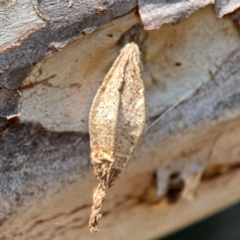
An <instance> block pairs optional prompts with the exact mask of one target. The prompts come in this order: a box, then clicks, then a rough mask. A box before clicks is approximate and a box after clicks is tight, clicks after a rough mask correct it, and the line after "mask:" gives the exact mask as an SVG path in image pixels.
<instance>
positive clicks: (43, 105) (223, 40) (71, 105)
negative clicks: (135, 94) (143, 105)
mask: <svg viewBox="0 0 240 240" xmlns="http://www.w3.org/2000/svg"><path fill="white" fill-rule="evenodd" d="M213 4H214V5H213ZM239 7H240V6H239V3H238V1H234V0H232V1H229V2H228V4H223V1H221V0H219V1H215V3H214V1H210V0H209V1H200V0H199V1H196V0H195V1H187V3H185V2H176V1H172V2H171V3H169V1H149V0H148V1H147V0H139V1H132V0H128V1H122V0H112V1H96V0H94V1H50V0H46V1H35V0H32V1H30V0H24V1H17V0H16V1H15V0H8V1H0V22H1V23H0V24H1V34H0V127H1V133H0V171H1V176H0V179H1V180H0V191H1V207H0V221H1V226H0V232H1V233H0V239H4V240H5V239H11V240H12V239H18V240H21V239H34V240H37V239H41V240H43V239H70V240H71V239H79V238H84V239H94V238H96V236H95V235H92V234H90V233H89V230H88V226H87V225H88V219H89V216H90V207H91V203H92V192H93V188H94V186H96V184H97V181H96V180H95V179H94V177H93V171H92V167H91V163H90V157H89V156H90V148H89V136H88V115H89V109H90V106H91V103H92V100H93V98H94V95H95V94H96V91H97V89H98V87H99V86H100V85H101V83H102V81H103V79H104V77H105V75H106V73H107V72H108V70H109V68H110V67H111V65H112V63H113V62H114V60H115V59H116V57H117V55H118V54H119V51H120V49H121V48H122V47H123V46H124V44H125V43H126V42H131V41H134V42H137V43H138V45H139V47H140V51H141V58H142V64H143V81H144V85H145V89H146V101H147V109H148V118H149V120H148V126H149V128H148V129H147V132H146V135H145V136H143V139H142V142H141V143H140V145H139V146H138V147H137V149H136V150H135V152H134V156H133V158H132V159H131V160H130V163H129V166H128V167H127V170H126V172H125V173H124V174H122V176H121V178H120V179H119V180H118V181H117V182H116V185H115V186H114V187H113V188H112V189H111V190H110V191H109V195H108V196H107V198H106V202H105V206H104V216H103V219H102V221H101V223H100V229H101V230H100V232H99V233H98V236H97V237H98V238H99V239H114V238H115V239H122V238H125V239H149V238H153V237H157V236H159V235H161V236H162V235H165V234H167V233H169V232H171V231H174V230H176V229H178V228H180V227H183V226H186V225H187V224H190V223H193V222H194V221H197V220H198V219H200V218H203V217H206V216H207V215H210V214H212V213H213V212H216V211H219V210H220V209H222V208H224V207H226V206H228V205H230V204H232V203H234V202H236V201H239V199H240V194H239V193H238V192H239V191H236V189H237V188H238V186H239V181H240V178H239V176H238V175H239V174H238V169H239V166H240V165H239V164H240V161H239V151H240V145H239V141H240V133H238V131H240V127H239V118H240V85H239V81H240V77H239V76H240V67H239V66H240V37H239V25H240V24H239V22H240V17H239V16H240V15H239V11H237V9H238V8H239ZM214 8H215V9H214ZM233 11H235V12H233ZM216 15H217V17H222V18H221V19H217V18H216ZM172 23H174V24H175V25H171V24H172ZM166 24H170V25H166ZM159 28H160V29H159ZM148 30H154V31H148ZM175 103H178V104H175ZM175 105H176V106H175ZM172 106H174V107H172ZM168 109H171V111H168ZM166 111H167V113H166V114H164V113H165V112H166ZM162 114H164V116H162V117H160V116H161V115H162ZM159 117H160V118H159ZM158 118H159V119H158ZM156 119H158V120H157V121H156ZM223 186H224V187H223ZM176 216H177V217H176Z"/></svg>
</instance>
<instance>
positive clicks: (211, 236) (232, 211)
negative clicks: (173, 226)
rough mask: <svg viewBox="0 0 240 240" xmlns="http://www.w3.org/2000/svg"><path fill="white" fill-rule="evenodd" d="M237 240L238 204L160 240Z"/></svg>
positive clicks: (239, 231) (238, 224) (238, 237)
mask: <svg viewBox="0 0 240 240" xmlns="http://www.w3.org/2000/svg"><path fill="white" fill-rule="evenodd" d="M185 239H194V240H239V239H240V203H237V204H235V205H233V206H231V207H229V208H227V209H225V210H223V211H222V212H220V213H217V214H215V215H213V216H211V217H209V218H207V219H205V220H202V221H200V222H198V223H195V224H193V225H191V226H189V227H187V228H185V229H182V230H180V231H178V232H176V233H173V234H171V235H169V236H167V237H165V238H161V240H185Z"/></svg>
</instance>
